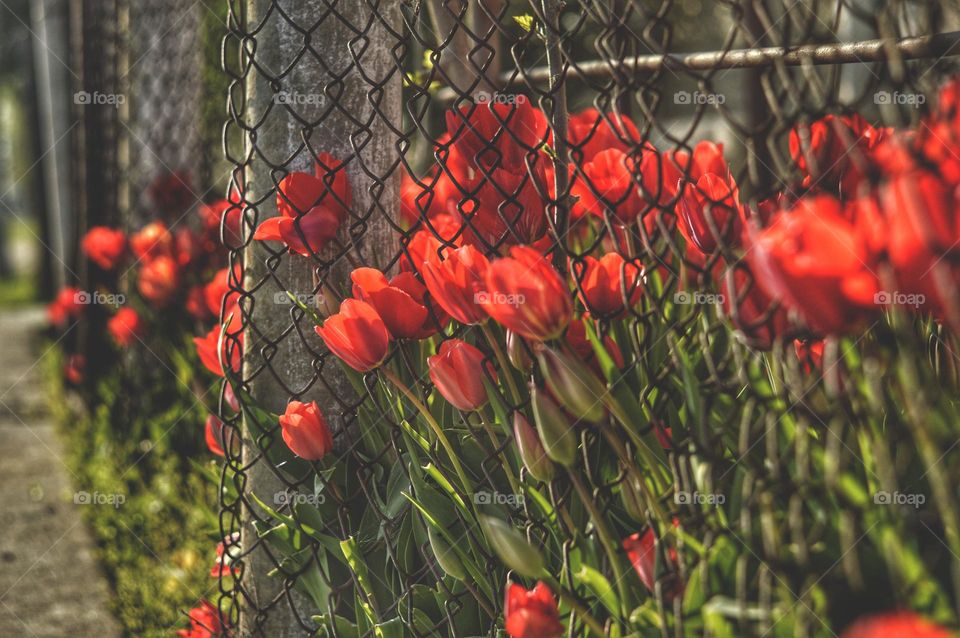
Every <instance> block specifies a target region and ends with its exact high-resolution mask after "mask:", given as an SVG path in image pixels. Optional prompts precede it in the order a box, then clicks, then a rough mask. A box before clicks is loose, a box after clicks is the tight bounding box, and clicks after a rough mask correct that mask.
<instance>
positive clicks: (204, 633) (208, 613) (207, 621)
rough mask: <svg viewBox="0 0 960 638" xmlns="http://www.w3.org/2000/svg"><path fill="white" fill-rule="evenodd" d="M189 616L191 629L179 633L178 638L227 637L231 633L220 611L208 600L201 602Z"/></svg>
mask: <svg viewBox="0 0 960 638" xmlns="http://www.w3.org/2000/svg"><path fill="white" fill-rule="evenodd" d="M188 616H189V617H190V629H181V630H179V631H177V637H178V638H212V637H213V636H221V635H227V634H228V633H229V631H230V629H229V627H228V626H227V623H226V622H225V621H224V619H223V617H222V616H221V615H220V610H219V609H217V608H216V607H214V606H213V605H211V604H210V603H209V602H207V601H206V600H201V601H200V605H199V606H197V607H194V608H193V609H191V610H190V613H189V614H188Z"/></svg>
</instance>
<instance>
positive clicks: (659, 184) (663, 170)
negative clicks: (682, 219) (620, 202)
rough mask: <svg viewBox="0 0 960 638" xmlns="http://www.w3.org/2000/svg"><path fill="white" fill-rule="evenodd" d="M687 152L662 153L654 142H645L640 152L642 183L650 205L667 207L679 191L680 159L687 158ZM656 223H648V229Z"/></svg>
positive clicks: (680, 177) (680, 176)
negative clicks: (655, 146)
mask: <svg viewBox="0 0 960 638" xmlns="http://www.w3.org/2000/svg"><path fill="white" fill-rule="evenodd" d="M686 158H687V156H686V154H685V153H681V152H679V151H676V152H673V153H661V152H660V151H658V150H657V149H656V148H654V146H653V145H652V144H649V143H647V144H644V145H643V149H642V151H641V154H640V170H639V173H640V183H641V185H642V186H643V189H642V191H643V198H644V200H645V201H646V203H647V205H648V206H654V205H655V206H659V207H661V208H666V207H667V206H668V205H669V204H670V203H671V202H672V201H673V199H674V198H675V197H676V196H677V193H678V192H679V183H680V180H681V179H682V177H683V173H682V171H681V169H680V166H679V165H678V164H677V162H678V161H680V160H684V161H685V160H686ZM654 227H655V223H651V224H649V225H648V230H651V228H654Z"/></svg>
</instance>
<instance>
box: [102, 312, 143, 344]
mask: <svg viewBox="0 0 960 638" xmlns="http://www.w3.org/2000/svg"><path fill="white" fill-rule="evenodd" d="M146 329H147V327H146V325H145V324H144V322H143V319H141V318H140V315H139V314H137V311H136V310H134V309H133V308H121V309H120V310H118V311H117V313H116V314H115V315H113V316H112V317H110V320H109V321H107V330H108V331H109V332H110V336H111V337H113V340H114V341H115V342H116V343H117V345H118V346H120V347H121V348H126V347H128V346H129V345H130V344H132V343H133V342H134V341H139V340H140V339H141V338H142V337H143V335H144V333H145V332H146Z"/></svg>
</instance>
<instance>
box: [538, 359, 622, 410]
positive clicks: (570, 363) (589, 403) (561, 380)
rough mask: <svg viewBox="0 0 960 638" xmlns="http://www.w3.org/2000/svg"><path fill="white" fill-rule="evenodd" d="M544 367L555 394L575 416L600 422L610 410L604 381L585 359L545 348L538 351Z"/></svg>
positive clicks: (541, 364)
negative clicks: (605, 397) (604, 398)
mask: <svg viewBox="0 0 960 638" xmlns="http://www.w3.org/2000/svg"><path fill="white" fill-rule="evenodd" d="M537 359H538V360H539V361H540V369H541V370H542V371H543V376H544V377H545V378H546V380H547V385H548V386H550V390H551V391H552V392H553V395H554V396H555V397H557V398H558V399H559V400H561V401H563V402H564V407H565V408H567V410H569V411H570V412H571V413H572V414H573V416H575V417H577V418H578V419H582V420H584V421H587V422H588V423H594V424H596V423H599V422H600V421H602V420H603V417H604V415H605V414H606V409H605V408H604V405H603V397H604V396H605V395H606V393H607V388H606V386H605V385H604V383H603V382H602V381H601V380H600V378H599V377H597V375H596V374H594V372H593V371H592V370H591V369H590V368H588V367H587V366H585V365H583V363H582V362H581V361H580V360H578V359H575V358H573V357H570V356H567V355H566V354H563V353H562V352H559V351H556V350H551V349H549V348H544V349H543V350H541V351H540V353H539V354H538V355H537Z"/></svg>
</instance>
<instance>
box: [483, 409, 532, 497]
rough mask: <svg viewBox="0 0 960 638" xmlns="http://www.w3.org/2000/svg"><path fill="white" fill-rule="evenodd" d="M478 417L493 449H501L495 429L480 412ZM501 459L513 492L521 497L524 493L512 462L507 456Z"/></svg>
mask: <svg viewBox="0 0 960 638" xmlns="http://www.w3.org/2000/svg"><path fill="white" fill-rule="evenodd" d="M477 416H479V417H480V425H481V426H482V427H483V429H484V431H485V432H486V433H487V437H489V438H490V443H491V444H492V445H493V449H494V450H497V449H498V448H499V447H500V441H498V440H497V435H496V433H495V432H494V431H493V428H492V427H490V424H489V423H488V422H487V419H486V418H484V416H483V415H482V414H480V413H479V412H478V413H477ZM501 458H502V459H503V463H502V464H501V467H503V471H504V473H506V475H507V481H508V482H509V483H510V489H512V490H513V493H514V494H516V495H518V496H519V495H520V494H522V493H523V492H521V491H520V483H519V482H518V481H517V477H516V475H514V473H513V468H511V467H510V461H508V460H507V458H506V455H502V456H501Z"/></svg>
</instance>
